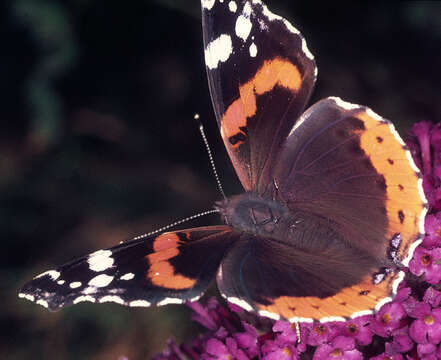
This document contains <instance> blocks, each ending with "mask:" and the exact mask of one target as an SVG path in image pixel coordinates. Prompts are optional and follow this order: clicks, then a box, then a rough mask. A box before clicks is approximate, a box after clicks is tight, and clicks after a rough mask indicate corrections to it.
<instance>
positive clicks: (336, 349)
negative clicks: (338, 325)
mask: <svg viewBox="0 0 441 360" xmlns="http://www.w3.org/2000/svg"><path fill="white" fill-rule="evenodd" d="M329 359H336V360H343V359H344V360H361V359H363V355H362V353H361V352H360V351H358V350H357V349H356V348H355V340H354V339H351V338H347V337H345V336H337V337H336V338H335V339H333V340H332V341H331V342H330V343H327V344H322V345H320V346H319V347H317V350H316V351H315V353H314V357H313V360H329Z"/></svg>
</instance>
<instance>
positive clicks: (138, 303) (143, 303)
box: [129, 300, 151, 307]
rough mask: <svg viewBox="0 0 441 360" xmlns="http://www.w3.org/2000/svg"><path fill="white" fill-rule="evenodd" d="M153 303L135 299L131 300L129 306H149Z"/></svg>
mask: <svg viewBox="0 0 441 360" xmlns="http://www.w3.org/2000/svg"><path fill="white" fill-rule="evenodd" d="M150 305H151V303H150V302H148V301H147V300H133V301H130V302H129V306H132V307H149V306H150Z"/></svg>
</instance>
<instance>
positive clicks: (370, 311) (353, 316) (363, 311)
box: [350, 310, 373, 319]
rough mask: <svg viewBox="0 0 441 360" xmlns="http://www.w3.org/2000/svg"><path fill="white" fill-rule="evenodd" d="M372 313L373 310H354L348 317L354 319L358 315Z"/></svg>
mask: <svg viewBox="0 0 441 360" xmlns="http://www.w3.org/2000/svg"><path fill="white" fill-rule="evenodd" d="M371 314H373V310H362V311H358V312H354V313H353V314H352V315H351V316H350V318H351V319H355V318H357V317H359V316H364V315H371Z"/></svg>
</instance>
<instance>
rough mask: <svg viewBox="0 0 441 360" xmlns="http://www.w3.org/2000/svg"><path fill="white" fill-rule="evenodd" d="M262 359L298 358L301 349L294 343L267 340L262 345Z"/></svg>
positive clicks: (285, 359) (284, 359)
mask: <svg viewBox="0 0 441 360" xmlns="http://www.w3.org/2000/svg"><path fill="white" fill-rule="evenodd" d="M262 354H263V357H262V360H279V359H280V360H297V359H300V357H299V356H300V354H299V351H298V350H297V349H296V348H295V346H294V344H281V343H280V342H278V341H272V340H267V341H265V343H264V344H263V345H262Z"/></svg>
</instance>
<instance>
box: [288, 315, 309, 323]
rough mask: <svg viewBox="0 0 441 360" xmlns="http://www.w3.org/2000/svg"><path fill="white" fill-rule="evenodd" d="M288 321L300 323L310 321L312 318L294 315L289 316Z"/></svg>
mask: <svg viewBox="0 0 441 360" xmlns="http://www.w3.org/2000/svg"><path fill="white" fill-rule="evenodd" d="M288 321H289V322H290V323H301V322H306V323H312V322H313V321H314V320H313V319H311V318H304V317H299V316H294V317H292V318H289V319H288Z"/></svg>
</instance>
